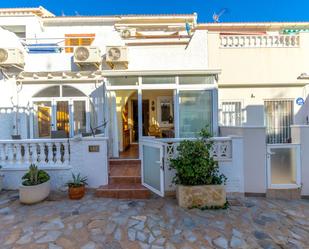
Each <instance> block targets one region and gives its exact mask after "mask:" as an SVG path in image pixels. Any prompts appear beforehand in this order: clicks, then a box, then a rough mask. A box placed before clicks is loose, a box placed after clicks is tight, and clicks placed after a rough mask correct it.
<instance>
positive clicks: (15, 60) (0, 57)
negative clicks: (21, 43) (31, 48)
mask: <svg viewBox="0 0 309 249" xmlns="http://www.w3.org/2000/svg"><path fill="white" fill-rule="evenodd" d="M24 65H25V59H24V54H23V52H22V51H21V50H20V49H18V48H0V66H3V67H10V66H18V67H24Z"/></svg>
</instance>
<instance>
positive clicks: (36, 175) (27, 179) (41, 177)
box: [22, 164, 50, 186]
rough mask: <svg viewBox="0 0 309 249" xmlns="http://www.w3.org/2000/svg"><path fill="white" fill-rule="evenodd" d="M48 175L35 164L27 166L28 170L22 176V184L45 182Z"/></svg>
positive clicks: (31, 184)
mask: <svg viewBox="0 0 309 249" xmlns="http://www.w3.org/2000/svg"><path fill="white" fill-rule="evenodd" d="M49 179H50V177H49V175H48V174H47V172H46V171H44V170H39V169H38V167H37V166H36V165H35V164H31V165H30V166H29V170H28V172H27V173H26V174H25V175H24V176H23V177H22V180H23V182H22V184H23V185H24V186H34V185H39V184H42V183H44V182H47V181H48V180H49Z"/></svg>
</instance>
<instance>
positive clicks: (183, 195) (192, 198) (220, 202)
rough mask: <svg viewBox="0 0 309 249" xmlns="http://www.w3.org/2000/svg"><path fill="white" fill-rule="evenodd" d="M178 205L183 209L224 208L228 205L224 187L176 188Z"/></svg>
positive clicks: (179, 186) (198, 186)
mask: <svg viewBox="0 0 309 249" xmlns="http://www.w3.org/2000/svg"><path fill="white" fill-rule="evenodd" d="M176 197H177V201H178V205H179V206H180V207H183V208H193V207H223V206H224V204H225V203H226V192H225V186H224V185H197V186H184V185H177V186H176Z"/></svg>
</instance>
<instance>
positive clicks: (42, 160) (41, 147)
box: [38, 143, 46, 164]
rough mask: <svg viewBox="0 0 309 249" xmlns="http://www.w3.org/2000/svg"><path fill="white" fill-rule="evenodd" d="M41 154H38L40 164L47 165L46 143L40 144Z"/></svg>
mask: <svg viewBox="0 0 309 249" xmlns="http://www.w3.org/2000/svg"><path fill="white" fill-rule="evenodd" d="M38 148H39V152H40V153H38V162H39V163H40V164H45V163H46V155H45V145H44V143H40V144H38Z"/></svg>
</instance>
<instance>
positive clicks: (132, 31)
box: [120, 28, 136, 39]
mask: <svg viewBox="0 0 309 249" xmlns="http://www.w3.org/2000/svg"><path fill="white" fill-rule="evenodd" d="M120 35H121V37H122V38H123V39H128V38H130V37H132V36H135V35H136V29H133V28H131V29H129V28H127V29H123V30H121V32H120Z"/></svg>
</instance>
